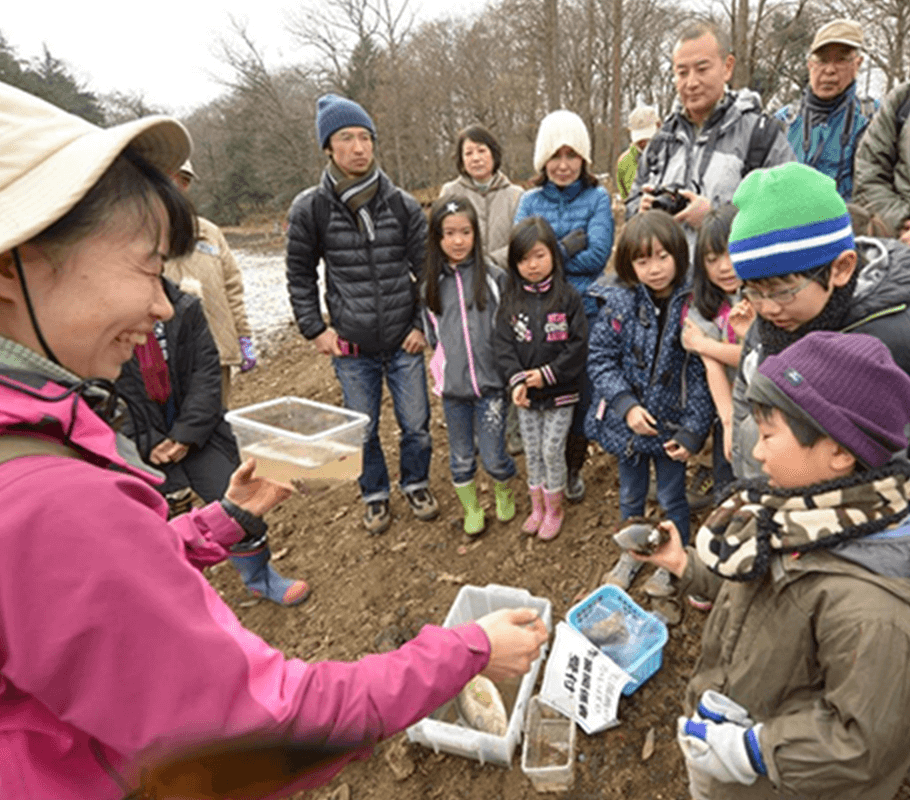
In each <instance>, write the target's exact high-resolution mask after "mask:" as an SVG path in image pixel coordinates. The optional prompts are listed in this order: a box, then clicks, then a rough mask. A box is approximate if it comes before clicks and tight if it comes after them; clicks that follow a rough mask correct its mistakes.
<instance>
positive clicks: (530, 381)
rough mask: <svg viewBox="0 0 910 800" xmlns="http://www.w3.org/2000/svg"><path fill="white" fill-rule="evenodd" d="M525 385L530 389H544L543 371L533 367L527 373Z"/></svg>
mask: <svg viewBox="0 0 910 800" xmlns="http://www.w3.org/2000/svg"><path fill="white" fill-rule="evenodd" d="M525 385H526V386H527V387H528V388H529V389H543V373H542V372H541V371H540V370H539V369H532V370H531V371H530V372H527V373H526V374H525Z"/></svg>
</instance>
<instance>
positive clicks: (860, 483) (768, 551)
mask: <svg viewBox="0 0 910 800" xmlns="http://www.w3.org/2000/svg"><path fill="white" fill-rule="evenodd" d="M908 479H910V464H907V463H905V462H895V463H893V464H886V465H885V466H884V467H880V468H878V469H876V470H871V471H869V472H858V473H854V474H853V475H849V476H847V477H845V478H837V479H835V480H832V481H825V482H823V483H817V484H813V485H812V486H809V487H801V488H798V489H772V488H770V487H769V486H768V485H767V483H766V482H765V481H763V480H748V481H740V482H738V483H736V484H734V485H733V486H732V487H731V490H732V493H731V494H730V495H729V496H728V497H727V499H726V500H724V502H723V503H721V505H720V506H718V507H717V508H716V509H715V510H714V511H713V512H712V513H711V515H710V516H709V517H708V519H707V520H705V524H704V525H702V527H701V528H700V529H699V530H698V533H697V534H696V535H695V550H696V552H697V553H698V557H699V558H700V559H701V560H702V561H703V562H704V563H705V564H706V565H707V567H708V569H710V570H711V571H712V572H714V573H715V574H717V575H719V576H720V577H721V578H726V579H727V580H733V581H750V580H753V579H755V578H759V577H761V576H762V575H764V574H765V572H766V571H767V570H768V566H769V564H770V559H771V556H772V555H773V554H774V553H788V554H798V553H807V552H809V551H811V550H820V549H827V548H830V547H833V546H835V545H838V544H841V543H843V542H846V541H849V540H851V539H858V538H861V537H863V536H869V535H870V534H873V533H878V532H879V531H883V530H885V529H886V528H889V527H892V526H894V525H896V524H897V523H899V522H900V521H901V520H903V519H904V518H905V517H906V516H907V515H908V512H910V500H908V488H910V487H908V485H907V482H908Z"/></svg>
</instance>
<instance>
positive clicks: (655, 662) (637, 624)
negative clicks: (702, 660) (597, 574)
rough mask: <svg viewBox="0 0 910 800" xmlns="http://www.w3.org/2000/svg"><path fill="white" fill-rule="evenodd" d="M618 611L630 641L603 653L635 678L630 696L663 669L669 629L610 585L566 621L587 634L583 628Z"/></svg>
mask: <svg viewBox="0 0 910 800" xmlns="http://www.w3.org/2000/svg"><path fill="white" fill-rule="evenodd" d="M617 610H619V611H622V613H623V616H624V617H625V622H626V627H627V628H628V630H629V639H628V641H627V642H626V643H624V644H622V645H618V646H617V645H604V646H603V647H601V648H600V650H601V652H602V653H604V654H605V655H607V656H609V657H610V658H611V659H612V660H613V661H614V662H615V663H616V664H617V665H619V666H620V667H622V668H623V669H624V670H625V671H626V672H628V673H629V674H630V675H631V676H632V678H633V680H632V681H630V682H629V683H627V684H626V685H625V687H624V688H623V690H622V693H623V694H624V695H626V696H628V695H630V694H632V693H633V692H635V691H636V690H637V689H638V687H639V686H641V685H642V684H643V683H644V682H645V681H646V680H648V678H650V677H651V676H652V675H653V674H654V673H655V672H657V670H659V669H660V665H661V664H662V663H663V660H664V645H665V644H666V643H667V638H668V634H667V626H666V625H664V623H663V622H661V621H660V620H659V619H657V617H655V616H654V615H653V614H649V613H648V612H647V611H645V610H644V609H643V608H642V607H641V606H639V605H638V604H637V603H636V602H635V601H634V600H633V599H632V598H631V597H629V595H627V594H626V593H625V592H624V591H623V590H622V589H620V588H619V587H618V586H611V585H609V584H608V585H606V586H601V587H600V588H599V589H597V590H596V591H595V592H593V593H592V594H590V595H588V596H587V597H586V598H585V599H584V600H582V601H581V602H580V603H577V604H576V605H574V606H572V608H570V609H569V613H568V614H567V615H566V620H567V621H568V623H569V625H570V626H571V627H573V628H574V629H575V630H577V631H578V632H579V633H583V630H582V629H583V628H587V627H590V626H591V625H593V624H595V623H597V622H600V620H602V619H606V618H607V617H609V616H610V615H611V614H613V613H614V612H615V611H617Z"/></svg>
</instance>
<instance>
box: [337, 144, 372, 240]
mask: <svg viewBox="0 0 910 800" xmlns="http://www.w3.org/2000/svg"><path fill="white" fill-rule="evenodd" d="M326 171H327V172H328V175H329V180H330V181H331V182H332V188H333V189H334V190H335V194H337V195H338V197H339V198H340V199H341V202H342V203H344V204H345V205H346V206H347V207H348V209H349V210H350V212H351V214H353V215H354V219H356V220H357V226H358V227H359V228H360V231H361V233H365V234H366V236H367V239H369V240H370V241H371V242H372V241H373V240H374V239H375V238H376V228H375V226H374V225H373V218H372V217H371V216H370V212H369V210H368V209H367V204H368V203H369V202H370V200H372V199H373V198H374V197H375V196H376V192H377V190H378V189H379V169H378V168H377V167H376V162H375V161H373V162H372V163H371V164H370V166H369V169H368V170H367V173H366V174H365V175H360V176H358V177H356V178H348V177H347V176H346V175H345V174H344V173H343V172H342V171H341V170H340V169H338V167H337V166H336V164H335V162H334V161H330V162H329V166H328V167H327V169H326Z"/></svg>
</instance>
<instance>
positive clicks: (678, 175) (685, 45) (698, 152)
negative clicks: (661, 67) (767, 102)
mask: <svg viewBox="0 0 910 800" xmlns="http://www.w3.org/2000/svg"><path fill="white" fill-rule="evenodd" d="M734 62H735V58H734V57H733V54H732V53H731V52H730V45H729V41H728V39H727V36H726V35H725V34H724V33H723V32H722V31H721V30H720V29H719V28H717V27H716V26H715V25H712V24H711V23H707V22H697V23H694V24H690V25H688V26H687V27H686V28H684V29H683V31H682V32H681V33H680V35H679V38H678V39H677V42H676V46H675V47H674V48H673V74H674V75H675V77H676V91H677V94H678V95H679V97H678V100H677V101H676V104H675V105H674V108H673V111H672V112H671V113H670V115H669V116H668V117H667V118H666V119H665V120H664V122H663V124H662V126H661V128H660V130H658V131H657V133H656V134H655V135H654V138H653V139H651V141H650V142H649V143H648V147H647V149H646V150H645V152H644V153H643V154H642V156H641V159H640V160H639V164H638V173H637V174H636V176H635V183H634V185H633V187H632V192H631V193H630V194H629V197H628V198H627V200H626V216H627V217H631V216H632V215H633V214H636V213H638V212H639V211H647V210H648V209H650V208H652V206H653V207H665V206H662V203H663V202H664V201H665V200H666V197H665V196H661V194H660V192H659V190H660V189H662V188H664V187H677V188H679V189H680V192H681V194H682V196H683V197H684V198H685V200H686V206H685V208H684V209H683V210H682V211H679V212H678V213H676V215H675V216H676V220H677V221H678V222H681V223H683V227H684V228H685V230H686V239H687V241H688V243H689V253H690V255H691V254H692V253H694V251H695V236H696V231H697V229H698V228H699V226H700V225H701V223H702V220H703V219H704V217H705V214H706V213H707V212H708V210H709V209H710V208H712V207H714V206H718V205H721V204H722V203H728V202H730V199H731V198H732V197H733V193H734V192H735V191H736V187H737V186H739V182H740V181H741V180H742V179H743V178H744V177H745V175H746V174H747V173H748V172H749V171H751V170H752V169H755V168H756V167H772V166H775V165H776V164H783V163H784V162H786V161H793V160H794V158H795V156H794V154H793V150H791V149H790V145H789V144H788V143H787V137H786V135H785V134H784V132H783V130H781V129H780V127H779V126H778V125H777V123H775V122H774V121H773V120H772V119H771V118H770V117H768V116H767V115H765V114H762V110H761V103H760V100H759V97H758V95H757V94H755V92H752V91H750V90H749V89H739V90H738V91H731V90H729V89H728V88H727V81H729V80H730V77H731V76H732V75H733V64H734ZM655 199H656V200H657V204H656V205H655Z"/></svg>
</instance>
